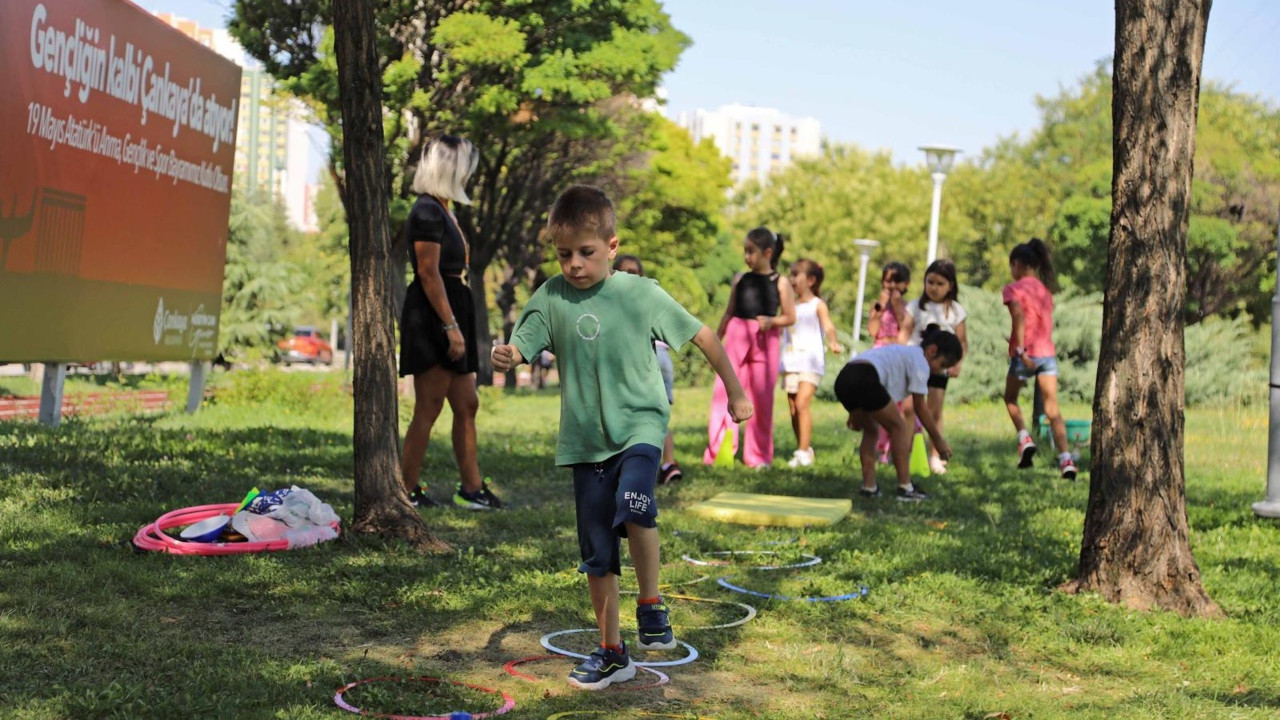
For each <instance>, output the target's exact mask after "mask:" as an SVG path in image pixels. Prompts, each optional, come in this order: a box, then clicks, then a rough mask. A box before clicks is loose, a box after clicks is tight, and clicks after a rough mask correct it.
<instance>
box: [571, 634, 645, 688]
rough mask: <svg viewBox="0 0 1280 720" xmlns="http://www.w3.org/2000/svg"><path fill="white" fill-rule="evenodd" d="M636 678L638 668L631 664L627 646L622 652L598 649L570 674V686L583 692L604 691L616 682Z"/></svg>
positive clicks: (623, 646) (623, 647)
mask: <svg viewBox="0 0 1280 720" xmlns="http://www.w3.org/2000/svg"><path fill="white" fill-rule="evenodd" d="M635 676H636V666H635V664H633V663H632V662H631V653H629V652H627V644H626V643H625V642H624V643H622V652H618V651H617V650H610V649H608V648H603V647H599V648H596V649H595V651H593V652H592V653H591V654H590V655H588V656H587V659H586V660H583V661H582V663H581V664H580V665H578V667H576V668H574V669H573V670H571V671H570V672H569V684H570V685H572V686H574V687H576V688H582V689H583V690H603V689H605V688H607V687H609V686H610V685H612V684H614V683H616V682H626V681H628V680H630V679H631V678H633V677H635Z"/></svg>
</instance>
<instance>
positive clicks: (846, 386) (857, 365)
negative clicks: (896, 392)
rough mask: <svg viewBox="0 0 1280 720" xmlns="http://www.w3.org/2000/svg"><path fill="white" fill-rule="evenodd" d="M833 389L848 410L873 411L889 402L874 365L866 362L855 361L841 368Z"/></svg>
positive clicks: (887, 394) (887, 393) (887, 392)
mask: <svg viewBox="0 0 1280 720" xmlns="http://www.w3.org/2000/svg"><path fill="white" fill-rule="evenodd" d="M835 391H836V399H837V400H839V401H840V404H841V405H843V406H844V409H845V410H848V411H849V412H853V411H854V410H866V411H867V412H875V411H876V410H879V409H881V408H883V407H884V406H886V405H888V404H889V403H890V402H891V400H890V398H889V391H887V390H885V389H884V384H883V383H881V382H880V375H879V374H878V373H877V372H876V368H875V366H874V365H872V364H871V363H867V362H856V361H855V362H851V363H849V364H847V365H845V366H844V367H843V368H841V369H840V374H839V375H837V376H836V387H835Z"/></svg>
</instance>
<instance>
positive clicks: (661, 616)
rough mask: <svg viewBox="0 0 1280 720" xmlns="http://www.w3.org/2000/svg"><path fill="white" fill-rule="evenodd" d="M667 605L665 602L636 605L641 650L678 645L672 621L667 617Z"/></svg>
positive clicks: (664, 648)
mask: <svg viewBox="0 0 1280 720" xmlns="http://www.w3.org/2000/svg"><path fill="white" fill-rule="evenodd" d="M668 612H669V611H668V610H667V605H666V603H663V602H656V603H647V604H644V605H637V606H636V625H639V626H640V629H639V630H638V631H636V635H637V642H636V645H638V646H639V647H640V649H641V650H670V649H672V648H674V647H675V646H676V636H675V633H673V632H671V621H670V620H669V619H668V618H667V614H668Z"/></svg>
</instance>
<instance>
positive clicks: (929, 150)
mask: <svg viewBox="0 0 1280 720" xmlns="http://www.w3.org/2000/svg"><path fill="white" fill-rule="evenodd" d="M920 149H921V150H923V151H924V161H925V164H926V165H928V166H929V173H930V174H931V175H932V176H933V210H932V211H931V212H930V213H929V254H928V257H927V258H926V260H925V267H928V266H930V265H932V264H933V261H934V260H936V259H937V258H938V212H939V210H941V209H942V182H943V181H944V180H946V179H947V173H949V172H951V166H952V165H954V164H955V161H956V153H958V152H960V148H954V147H951V146H950V145H921V146H920Z"/></svg>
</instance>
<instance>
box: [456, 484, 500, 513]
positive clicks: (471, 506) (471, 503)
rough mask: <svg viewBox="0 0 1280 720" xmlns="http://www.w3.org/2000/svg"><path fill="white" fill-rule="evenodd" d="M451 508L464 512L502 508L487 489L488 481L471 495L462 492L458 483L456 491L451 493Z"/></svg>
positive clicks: (464, 491) (495, 497)
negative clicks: (461, 509)
mask: <svg viewBox="0 0 1280 720" xmlns="http://www.w3.org/2000/svg"><path fill="white" fill-rule="evenodd" d="M453 506H454V507H458V508H463V509H464V510H498V509H500V508H501V507H502V501H501V500H499V499H498V496H497V495H494V494H493V491H492V490H490V489H489V483H488V481H485V483H484V484H483V485H481V486H480V489H479V490H477V491H475V492H473V493H469V492H467V491H466V490H463V489H462V484H461V483H459V484H458V488H457V491H456V492H454V493H453Z"/></svg>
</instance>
